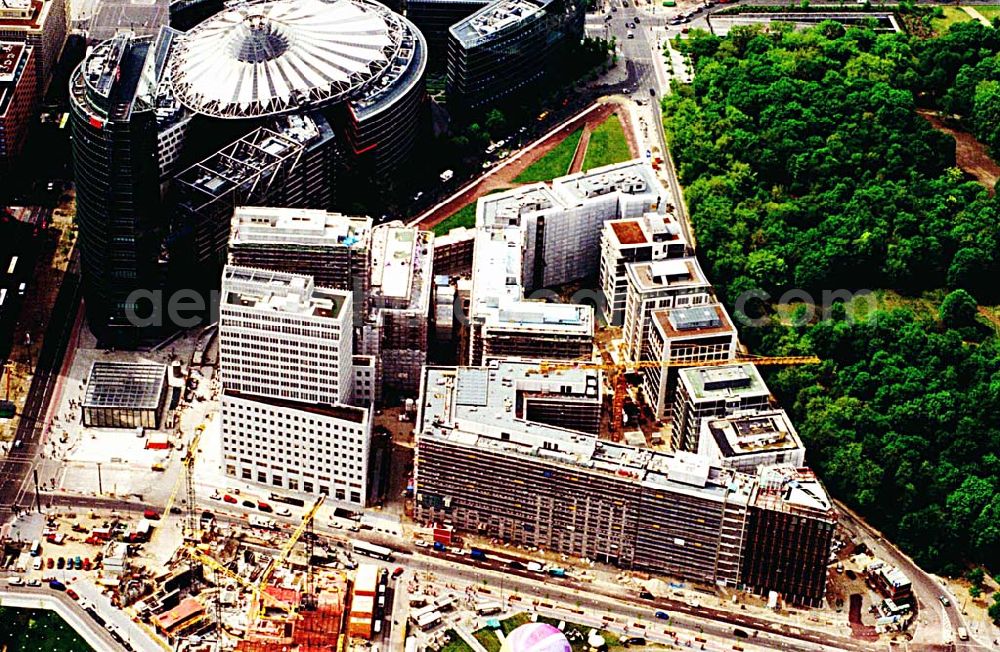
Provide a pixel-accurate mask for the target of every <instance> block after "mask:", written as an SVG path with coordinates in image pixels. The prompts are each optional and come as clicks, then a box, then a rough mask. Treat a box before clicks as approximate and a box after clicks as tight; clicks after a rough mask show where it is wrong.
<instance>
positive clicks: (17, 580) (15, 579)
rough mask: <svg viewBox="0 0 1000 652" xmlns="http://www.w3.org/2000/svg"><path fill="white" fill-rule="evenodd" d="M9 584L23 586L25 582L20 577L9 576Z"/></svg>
mask: <svg viewBox="0 0 1000 652" xmlns="http://www.w3.org/2000/svg"><path fill="white" fill-rule="evenodd" d="M7 584H10V585H11V586H21V585H22V584H24V580H22V579H21V578H20V577H8V578H7Z"/></svg>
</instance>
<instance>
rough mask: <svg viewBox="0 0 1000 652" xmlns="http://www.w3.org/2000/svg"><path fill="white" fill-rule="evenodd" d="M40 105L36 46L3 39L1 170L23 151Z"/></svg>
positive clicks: (0, 53)
mask: <svg viewBox="0 0 1000 652" xmlns="http://www.w3.org/2000/svg"><path fill="white" fill-rule="evenodd" d="M37 106H38V90H37V87H36V85H35V54H34V48H33V47H31V46H28V45H25V44H24V43H11V42H6V43H5V42H2V41H0V171H2V170H3V169H4V168H9V167H10V166H11V164H13V163H14V162H15V161H16V160H17V158H18V157H19V156H20V155H21V151H22V150H23V149H24V141H25V139H26V138H27V137H28V126H29V125H30V124H31V120H32V119H33V118H34V115H35V108H36V107H37Z"/></svg>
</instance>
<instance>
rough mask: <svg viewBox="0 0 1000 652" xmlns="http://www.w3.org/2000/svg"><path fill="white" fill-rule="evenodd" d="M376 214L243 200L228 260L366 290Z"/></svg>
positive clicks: (358, 294) (323, 283) (359, 292)
mask: <svg viewBox="0 0 1000 652" xmlns="http://www.w3.org/2000/svg"><path fill="white" fill-rule="evenodd" d="M371 231H372V219H371V218H370V217H351V216H347V215H343V214H341V213H328V212H326V211H323V210H312V209H304V208H265V207H257V206H239V207H237V208H236V211H235V213H234V215H233V220H232V230H231V232H230V235H229V264H230V265H238V266H241V267H257V268H261V269H271V270H275V271H281V272H289V273H291V274H302V275H305V276H311V277H312V278H313V282H314V283H315V284H316V285H318V286H320V287H325V288H334V289H337V290H348V291H352V292H355V302H357V301H358V299H359V298H362V299H363V298H365V296H366V295H367V285H368V276H369V269H368V266H369V258H368V247H369V241H370V239H371Z"/></svg>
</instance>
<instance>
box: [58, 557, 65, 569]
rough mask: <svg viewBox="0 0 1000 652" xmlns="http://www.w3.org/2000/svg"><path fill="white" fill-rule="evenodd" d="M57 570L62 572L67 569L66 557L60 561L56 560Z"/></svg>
mask: <svg viewBox="0 0 1000 652" xmlns="http://www.w3.org/2000/svg"><path fill="white" fill-rule="evenodd" d="M56 568H58V569H60V570H62V569H63V568H66V559H65V558H64V557H60V558H59V559H57V560H56Z"/></svg>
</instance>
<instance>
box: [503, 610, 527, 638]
mask: <svg viewBox="0 0 1000 652" xmlns="http://www.w3.org/2000/svg"><path fill="white" fill-rule="evenodd" d="M530 622H531V616H530V615H528V614H527V613H525V612H523V611H522V612H521V613H518V614H514V615H513V616H511V617H510V618H506V619H504V620H501V621H500V629H502V630H503V635H504V636H506V635H507V634H510V633H511V632H512V631H514V630H515V629H517V628H518V627H520V626H521V625H523V624H525V623H530Z"/></svg>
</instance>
